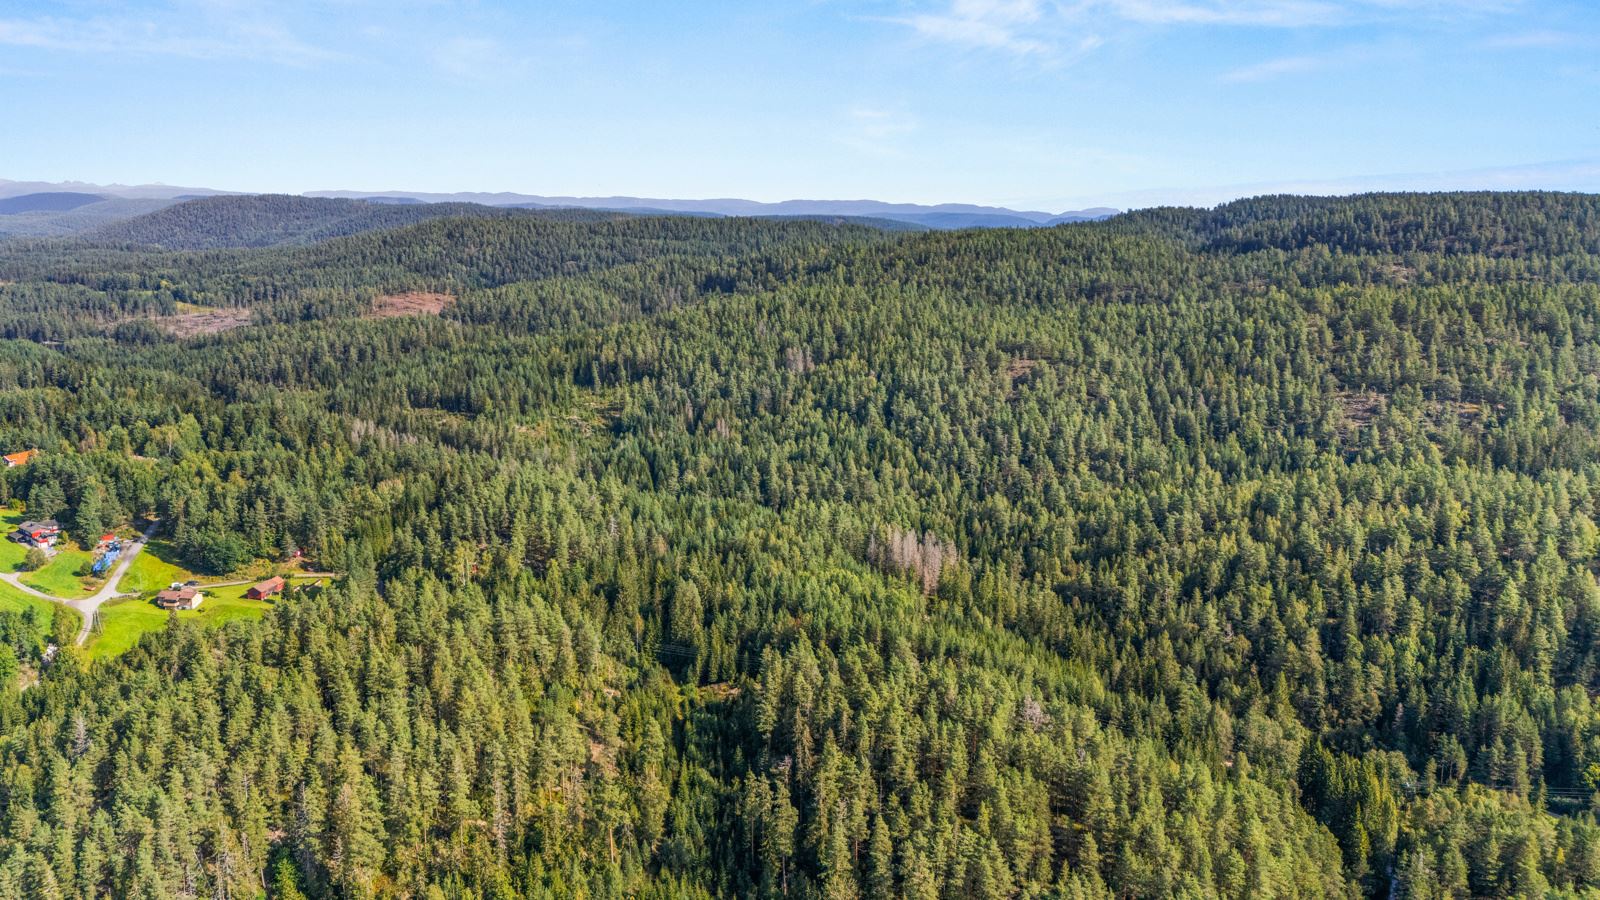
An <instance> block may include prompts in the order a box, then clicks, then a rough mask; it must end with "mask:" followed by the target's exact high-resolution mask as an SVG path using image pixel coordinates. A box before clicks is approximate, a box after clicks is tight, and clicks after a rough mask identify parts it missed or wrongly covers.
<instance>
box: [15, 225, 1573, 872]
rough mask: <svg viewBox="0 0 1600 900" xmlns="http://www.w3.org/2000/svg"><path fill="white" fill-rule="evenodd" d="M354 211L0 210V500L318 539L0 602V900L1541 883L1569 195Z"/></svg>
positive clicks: (240, 546) (238, 542) (73, 518)
mask: <svg viewBox="0 0 1600 900" xmlns="http://www.w3.org/2000/svg"><path fill="white" fill-rule="evenodd" d="M352 203H354V201H341V202H335V201H309V200H302V199H298V198H220V199H211V200H203V201H195V202H193V203H188V204H183V205H180V206H177V207H173V208H171V209H169V210H164V211H162V212H161V213H156V214H153V215H152V216H149V217H147V218H145V219H135V220H132V221H131V222H127V223H122V224H120V225H118V226H116V227H115V228H114V229H110V230H107V231H105V232H103V233H98V234H91V235H88V236H86V237H80V238H75V239H71V240H51V241H42V240H20V239H16V240H11V241H7V242H4V243H0V449H3V451H4V452H6V453H10V452H12V451H14V450H21V449H24V448H29V449H35V448H36V449H38V450H39V451H40V453H39V454H38V456H37V457H36V458H34V459H33V460H32V461H30V462H28V463H27V464H25V465H19V466H16V467H14V468H10V469H5V470H3V471H0V504H5V503H8V502H10V501H13V500H16V501H21V502H22V503H23V504H25V507H22V508H25V509H26V510H27V511H28V515H30V516H33V515H35V514H38V515H39V516H45V515H49V516H54V517H55V518H57V519H58V520H59V521H60V522H61V525H62V527H63V528H65V529H66V530H67V531H68V533H69V534H70V533H78V534H92V533H95V532H98V531H99V530H101V529H105V528H109V527H115V526H122V525H126V524H127V523H130V522H134V521H140V522H143V521H147V520H152V521H157V522H159V523H160V529H161V533H162V534H163V536H164V538H165V539H167V540H169V541H170V542H171V544H172V546H174V547H175V548H177V549H178V551H179V552H181V553H183V554H184V556H185V559H186V560H188V561H189V564H190V565H192V566H193V567H195V568H196V569H197V570H199V569H210V570H216V571H226V570H228V569H230V568H233V567H235V566H237V565H238V564H239V563H240V562H241V561H243V560H248V559H265V560H282V559H285V558H288V557H291V556H293V555H295V554H301V555H303V556H304V557H306V558H308V559H310V560H314V561H316V563H317V565H319V566H321V567H323V568H326V569H328V570H330V571H335V572H337V573H339V577H338V578H337V580H335V581H334V582H332V583H331V584H330V585H329V586H328V587H327V588H326V589H325V590H323V591H321V592H320V593H318V594H315V595H314V596H312V595H309V594H304V595H302V594H296V595H294V596H292V597H288V598H286V599H284V600H283V602H280V603H277V604H276V605H275V606H274V608H273V609H272V610H270V611H269V612H267V613H266V615H265V616H264V617H263V618H261V619H260V620H259V621H236V622H230V623H228V624H226V625H225V626H223V627H220V628H203V627H199V626H197V625H195V624H194V623H193V622H192V621H188V620H184V619H180V618H178V617H177V616H173V618H172V619H171V621H170V622H169V623H168V624H167V625H166V626H165V627H164V628H161V629H158V630H155V631H152V632H151V633H148V634H146V635H144V636H143V637H142V639H140V640H139V642H138V643H137V645H136V646H134V647H133V648H132V649H130V650H128V651H127V652H125V653H122V654H120V655H117V656H113V657H109V658H101V659H90V658H89V657H88V656H87V655H86V654H84V653H83V652H81V651H80V650H79V649H78V648H76V647H74V646H72V645H71V642H70V640H67V639H66V638H67V636H68V635H66V634H63V635H58V637H59V638H60V639H61V641H62V642H63V643H65V646H62V647H60V648H59V649H58V650H57V651H56V652H54V653H53V654H49V658H48V659H47V651H46V644H47V643H49V640H48V638H47V637H45V636H41V631H40V628H39V627H38V625H39V623H37V622H34V621H30V620H27V617H26V616H24V615H23V614H21V613H17V612H9V611H8V612H0V673H4V674H5V675H6V676H8V677H7V678H5V679H4V683H3V684H0V898H13V897H15V898H24V897H26V898H102V897H115V898H168V897H196V898H198V897H207V898H271V900H279V898H282V900H290V898H352V900H353V898H419V900H421V898H457V897H482V898H513V897H544V896H553V897H583V898H631V897H642V898H663V900H664V898H680V897H681V898H709V897H794V898H830V900H842V898H891V897H910V898H947V897H948V898H957V897H960V898H966V897H971V898H1012V897H1061V898H1102V897H1103V898H1110V897H1117V898H1134V897H1140V898H1142V897H1168V896H1180V897H1230V898H1234V897H1237V898H1243V897H1344V898H1359V897H1373V898H1376V897H1405V898H1446V897H1455V898H1467V897H1498V896H1522V897H1545V896H1600V825H1597V821H1596V810H1600V701H1597V699H1596V695H1597V692H1600V583H1597V580H1596V578H1597V573H1600V524H1597V523H1600V197H1593V196H1584V195H1566V194H1437V195H1403V194H1396V195H1369V196H1359V197H1352V198H1343V199H1320V198H1301V197H1266V198H1258V199H1254V200H1245V201H1239V202H1236V203H1232V204H1228V205H1226V206H1222V207H1219V208H1217V209H1213V210H1197V209H1153V210H1145V211H1140V212H1135V213H1129V214H1124V215H1121V216H1118V217H1116V218H1113V219H1110V220H1108V221H1104V222H1097V223H1084V224H1073V225H1063V226H1058V227H1054V228H1048V229H1034V230H991V231H976V230H974V231H955V232H926V233H915V232H907V231H889V230H881V229H878V228H874V227H871V223H860V222H850V221H821V220H806V219H793V220H776V219H731V218H728V219H715V218H688V217H656V216H624V215H615V214H605V213H578V212H552V211H536V210H524V211H515V212H512V211H498V212H492V213H491V211H487V210H482V209H481V208H475V207H467V206H459V207H450V208H447V209H443V210H439V209H431V210H429V209H423V210H416V209H407V208H399V211H394V210H386V209H381V208H376V209H375V210H363V209H360V208H358V207H359V204H357V205H355V206H352V205H350V204H352ZM405 296H424V297H431V298H442V299H439V300H438V301H437V302H436V303H435V305H434V306H433V307H432V308H430V309H427V310H422V311H420V312H417V314H409V315H404V314H375V311H378V312H380V313H381V312H384V311H388V312H390V313H393V312H395V311H396V309H397V308H396V307H395V306H394V298H396V297H405ZM399 311H400V312H406V311H408V308H405V307H400V308H399ZM195 316H200V317H202V318H203V317H205V316H211V317H212V318H210V319H204V321H208V322H213V323H216V322H222V323H224V324H225V325H226V326H227V327H207V328H200V329H197V330H194V331H191V332H187V333H185V332H181V331H180V332H179V333H178V334H175V333H174V330H175V329H174V327H173V325H174V323H177V322H182V321H186V319H187V318H188V317H195ZM58 631H59V629H58ZM19 672H27V673H32V674H33V676H34V677H32V678H21V677H18V675H19Z"/></svg>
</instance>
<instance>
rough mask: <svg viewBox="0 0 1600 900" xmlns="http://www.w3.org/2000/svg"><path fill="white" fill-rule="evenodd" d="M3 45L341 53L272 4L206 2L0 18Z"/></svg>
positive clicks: (201, 55) (252, 55) (220, 53)
mask: <svg viewBox="0 0 1600 900" xmlns="http://www.w3.org/2000/svg"><path fill="white" fill-rule="evenodd" d="M0 45H3V46H12V47H32V48H37V49H43V50H59V51H64V52H70V53H94V54H103V55H113V54H124V55H137V56H175V57H182V58H186V59H251V60H260V61H265V62H274V63H281V64H284V65H291V66H305V65H310V64H312V63H316V62H320V61H324V60H328V59H333V58H336V57H337V56H338V54H336V53H333V52H331V51H329V50H326V49H324V48H321V47H318V46H316V45H314V44H311V43H309V42H307V41H305V40H302V39H301V38H299V37H297V36H296V35H295V34H294V33H293V32H292V31H291V30H290V29H289V28H288V27H287V26H285V25H284V24H283V23H282V22H281V21H279V20H278V19H276V18H275V17H274V16H273V14H272V11H271V9H270V7H266V6H257V5H255V4H252V3H246V2H200V3H189V4H184V5H182V6H181V7H174V8H171V9H166V10H159V9H158V10H152V11H150V12H149V13H147V14H144V15H97V16H90V17H87V18H63V17H58V16H39V17H35V18H10V19H0Z"/></svg>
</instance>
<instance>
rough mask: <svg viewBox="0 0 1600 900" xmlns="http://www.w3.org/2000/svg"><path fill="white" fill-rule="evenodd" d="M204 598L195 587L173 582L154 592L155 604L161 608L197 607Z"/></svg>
mask: <svg viewBox="0 0 1600 900" xmlns="http://www.w3.org/2000/svg"><path fill="white" fill-rule="evenodd" d="M205 598H206V597H205V595H204V594H202V593H200V591H199V590H197V589H196V588H192V587H187V586H185V585H181V584H174V585H173V586H172V587H169V588H167V589H166V590H164V591H162V592H161V593H159V594H156V605H157V606H159V607H161V608H162V609H199V608H200V602H201V601H202V600H204V599H205Z"/></svg>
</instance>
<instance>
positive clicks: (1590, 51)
mask: <svg viewBox="0 0 1600 900" xmlns="http://www.w3.org/2000/svg"><path fill="white" fill-rule="evenodd" d="M0 178H9V179H13V180H48V181H57V180H67V179H81V180H84V181H93V182H102V183H105V182H121V183H142V182H155V181H160V182H166V183H173V184H186V185H202V186H208V187H220V188H229V189H238V190H262V191H267V190H271V191H287V192H300V191H307V190H320V189H332V188H348V189H358V190H384V189H404V190H416V191H463V190H487V191H497V190H510V191H520V192H524V193H534V194H550V195H571V194H578V195H611V194H629V195H638V196H649V197H729V196H738V197H749V198H753V199H759V200H779V199H786V198H796V197H804V198H831V199H839V198H859V197H872V198H876V199H884V200H896V201H915V202H939V201H959V202H978V203H994V204H1002V205H1007V206H1012V207H1027V208H1034V209H1049V210H1056V209H1065V208H1071V207H1076V206H1084V205H1094V204H1100V203H1106V204H1111V205H1120V206H1131V205H1147V204H1149V203H1155V202H1197V203H1210V202H1216V201H1218V200H1221V199H1225V198H1227V197H1231V196H1238V195H1243V194H1253V193H1261V192H1263V191H1268V190H1281V189H1288V190H1301V191H1310V192H1319V193H1336V192H1349V191H1354V190H1364V189H1373V188H1386V189H1387V188H1422V189H1430V188H1454V187H1497V188H1513V187H1545V188H1558V189H1579V190H1585V189H1586V190H1600V3H1597V2H1594V0H1581V2H1580V0H1456V2H1445V0H1059V2H1052V0H882V2H876V0H768V2H697V3H686V2H680V3H672V2H611V0H589V2H548V3H531V2H530V3H511V2H489V0H480V2H451V0H389V2H379V0H320V2H297V0H282V2H257V0H125V2H109V0H108V2H94V0H65V2H51V3H44V2H32V0H0Z"/></svg>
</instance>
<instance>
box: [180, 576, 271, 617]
mask: <svg viewBox="0 0 1600 900" xmlns="http://www.w3.org/2000/svg"><path fill="white" fill-rule="evenodd" d="M283 588H284V580H283V576H281V575H274V576H272V577H271V578H268V579H267V580H266V581H262V582H259V583H257V584H253V585H251V586H250V588H249V589H248V590H246V591H245V592H244V595H245V596H246V597H248V598H250V599H251V600H265V599H267V598H268V597H271V596H274V595H276V594H281V593H283ZM205 599H206V595H205V594H204V593H202V592H201V590H200V586H199V585H197V584H193V583H189V584H184V583H182V582H178V581H174V582H173V583H172V584H171V585H170V586H169V587H168V588H167V589H166V590H164V591H161V592H160V593H158V594H156V605H157V606H159V607H161V608H162V609H199V608H200V604H201V603H204V602H205Z"/></svg>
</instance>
